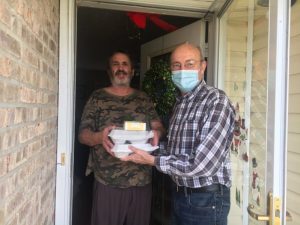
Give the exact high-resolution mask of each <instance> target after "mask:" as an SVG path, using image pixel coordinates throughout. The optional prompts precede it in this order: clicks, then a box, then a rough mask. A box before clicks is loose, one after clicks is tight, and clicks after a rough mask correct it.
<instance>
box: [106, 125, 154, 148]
mask: <svg viewBox="0 0 300 225" xmlns="http://www.w3.org/2000/svg"><path fill="white" fill-rule="evenodd" d="M108 136H109V137H110V138H111V140H112V141H113V142H114V144H146V143H147V142H148V140H149V139H150V138H152V137H153V136H154V134H153V132H152V131H136V130H119V129H114V130H112V131H111V132H110V133H109V134H108ZM128 142H129V143H128Z"/></svg>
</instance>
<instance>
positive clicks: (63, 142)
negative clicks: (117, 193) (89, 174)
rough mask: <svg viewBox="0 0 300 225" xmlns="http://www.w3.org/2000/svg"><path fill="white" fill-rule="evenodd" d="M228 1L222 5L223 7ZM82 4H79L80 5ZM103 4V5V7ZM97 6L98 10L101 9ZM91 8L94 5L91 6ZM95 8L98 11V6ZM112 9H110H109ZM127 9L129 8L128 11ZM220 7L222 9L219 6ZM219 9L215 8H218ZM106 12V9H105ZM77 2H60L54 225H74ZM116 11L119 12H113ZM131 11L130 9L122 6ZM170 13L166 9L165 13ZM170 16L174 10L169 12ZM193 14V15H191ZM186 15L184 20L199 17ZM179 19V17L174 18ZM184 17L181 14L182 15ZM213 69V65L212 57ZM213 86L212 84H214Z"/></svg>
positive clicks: (73, 0)
mask: <svg viewBox="0 0 300 225" xmlns="http://www.w3.org/2000/svg"><path fill="white" fill-rule="evenodd" d="M224 1H225V0H222V1H220V2H223V3H224ZM79 2H80V1H79ZM101 4H102V3H101ZM101 4H100V6H99V5H97V7H98V8H102V7H101ZM80 5H81V4H80ZM89 6H91V5H89ZM92 7H95V8H96V5H93V6H92ZM106 7H110V6H106ZM126 7H127V8H126ZM219 7H221V5H220V6H219ZM219 7H216V9H217V8H219ZM103 8H105V7H103ZM76 9H77V5H76V0H61V1H60V27H59V93H58V94H59V98H58V137H57V171H56V173H57V174H56V200H55V201H56V202H55V224H56V225H70V224H72V213H71V212H72V210H71V209H72V191H73V190H72V187H73V151H74V138H75V137H74V133H75V132H74V131H75V127H74V125H75V110H74V109H75V91H76V90H75V57H76V48H75V46H76V35H75V34H76ZM112 9H116V8H112ZM120 9H122V10H124V11H129V10H130V9H131V8H129V7H128V6H122V7H121V8H120ZM166 10H167V9H166ZM167 13H168V14H169V15H171V14H173V15H174V12H173V11H172V10H167ZM191 13H192V12H191ZM191 13H188V12H186V14H185V16H193V17H196V15H198V16H199V15H200V14H196V15H193V14H191ZM175 15H176V14H175ZM181 15H182V14H181ZM209 57H211V62H210V63H211V65H213V64H214V63H213V62H212V60H213V59H214V57H213V53H210V54H209ZM211 82H212V81H211Z"/></svg>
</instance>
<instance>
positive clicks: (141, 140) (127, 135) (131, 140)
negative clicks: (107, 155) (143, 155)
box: [108, 129, 158, 158]
mask: <svg viewBox="0 0 300 225" xmlns="http://www.w3.org/2000/svg"><path fill="white" fill-rule="evenodd" d="M153 135H154V134H153V132H152V131H137V130H123V129H114V130H112V131H111V132H110V133H109V135H108V136H109V137H110V138H111V140H112V141H113V142H114V144H115V145H114V147H113V149H112V151H113V152H114V154H115V156H116V157H118V158H122V157H125V156H127V155H129V154H130V153H131V152H132V151H131V150H130V149H129V148H128V146H129V145H131V146H134V147H136V148H139V149H142V150H145V151H147V152H152V151H154V150H155V149H158V146H152V145H151V144H149V143H148V141H149V139H150V138H153Z"/></svg>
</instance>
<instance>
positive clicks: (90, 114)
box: [79, 94, 97, 133]
mask: <svg viewBox="0 0 300 225" xmlns="http://www.w3.org/2000/svg"><path fill="white" fill-rule="evenodd" d="M94 102H95V97H94V94H92V95H91V96H90V98H89V100H88V101H87V103H86V104H85V106H84V109H83V113H82V116H81V121H80V125H79V133H80V132H81V131H82V130H83V129H86V128H88V129H90V130H91V131H96V123H95V117H96V110H97V107H96V105H95V104H94Z"/></svg>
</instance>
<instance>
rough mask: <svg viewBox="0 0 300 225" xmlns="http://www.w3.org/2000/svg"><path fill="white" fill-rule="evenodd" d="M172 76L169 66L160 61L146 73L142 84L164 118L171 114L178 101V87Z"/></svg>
mask: <svg viewBox="0 0 300 225" xmlns="http://www.w3.org/2000/svg"><path fill="white" fill-rule="evenodd" d="M171 76H172V75H171V71H170V69H169V65H168V64H167V63H166V62H164V61H162V60H159V61H157V62H156V63H153V64H152V65H151V67H150V69H149V70H148V71H147V72H146V73H145V78H144V80H143V83H142V89H143V90H144V91H145V92H146V93H147V94H148V96H149V97H150V98H151V100H152V101H153V103H154V106H155V109H156V112H157V113H158V115H160V116H162V117H164V116H167V115H169V114H170V112H171V110H172V108H173V105H174V103H175V101H176V98H175V96H176V87H175V85H174V83H173V81H172V78H171Z"/></svg>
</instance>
